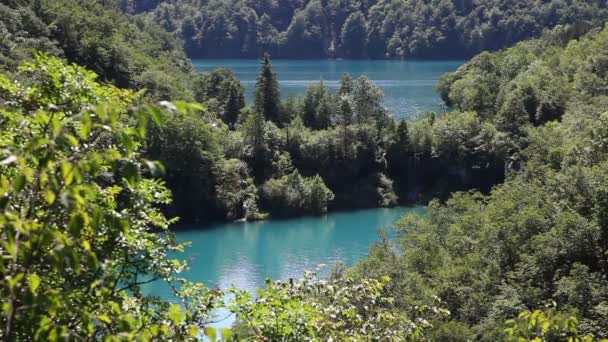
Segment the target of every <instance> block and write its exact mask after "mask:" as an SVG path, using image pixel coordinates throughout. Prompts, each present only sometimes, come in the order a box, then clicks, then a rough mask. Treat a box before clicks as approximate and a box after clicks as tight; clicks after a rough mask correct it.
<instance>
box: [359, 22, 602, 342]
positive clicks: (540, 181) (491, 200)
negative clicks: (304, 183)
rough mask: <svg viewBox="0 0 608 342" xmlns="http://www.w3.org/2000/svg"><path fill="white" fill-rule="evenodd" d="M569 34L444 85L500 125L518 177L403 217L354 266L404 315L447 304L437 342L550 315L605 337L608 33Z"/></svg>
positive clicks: (493, 60)
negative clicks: (383, 283) (383, 287)
mask: <svg viewBox="0 0 608 342" xmlns="http://www.w3.org/2000/svg"><path fill="white" fill-rule="evenodd" d="M571 34H572V33H571V32H568V31H567V30H564V29H562V28H558V29H556V30H554V31H553V32H551V33H550V34H547V35H546V36H544V37H543V39H539V40H532V41H529V42H524V43H521V44H518V45H517V46H515V47H513V48H511V49H508V50H506V51H502V52H499V53H484V54H481V55H479V56H477V57H475V58H474V59H473V60H471V61H470V62H469V63H467V64H466V65H464V66H463V67H461V68H460V69H459V70H458V71H456V72H455V73H452V74H448V75H446V76H445V77H444V78H443V80H442V81H441V82H440V84H439V86H438V88H439V89H441V92H442V94H443V96H444V98H445V99H446V101H449V102H451V103H452V104H453V105H454V106H456V107H459V108H461V109H462V110H467V111H475V112H477V113H479V114H478V115H479V117H481V118H482V120H483V122H485V123H488V124H492V125H494V126H495V127H496V129H497V130H498V131H499V132H500V134H499V135H498V136H500V137H501V140H502V141H503V143H504V145H505V148H506V151H507V154H508V155H510V156H512V158H513V160H514V161H515V160H517V161H518V164H519V165H520V167H519V169H520V171H517V172H515V171H513V172H512V173H511V175H510V176H509V177H508V179H507V180H506V182H505V183H504V184H502V185H498V186H496V187H495V188H494V190H493V191H492V193H491V194H490V195H488V196H484V195H481V194H479V193H459V194H455V195H453V196H452V197H451V199H450V200H449V201H447V203H445V204H440V203H439V202H433V203H431V204H430V205H429V213H428V218H426V219H422V218H419V217H406V218H404V219H402V220H401V221H400V223H399V224H398V225H397V227H398V228H397V229H398V232H399V235H400V236H401V237H400V238H399V240H398V241H395V243H396V244H393V242H391V241H385V243H383V244H379V245H377V246H375V247H374V248H373V249H372V253H371V256H370V257H369V259H368V260H366V261H364V262H363V263H361V264H360V265H359V266H358V267H357V268H356V271H355V273H357V274H359V275H360V276H365V277H378V276H386V275H388V276H390V277H391V279H392V280H393V282H392V285H390V286H389V290H388V291H389V293H391V295H392V296H393V297H394V298H398V302H399V304H398V306H402V307H408V306H409V305H414V304H415V303H418V301H419V300H421V299H424V298H427V299H428V298H432V296H439V297H440V298H442V299H443V300H445V301H446V303H447V308H448V309H449V311H450V313H451V316H450V320H449V321H447V322H445V323H442V324H441V325H440V326H437V327H436V328H435V330H434V331H433V336H435V338H436V339H437V340H440V341H448V340H449V341H466V340H470V339H476V340H481V341H497V340H503V339H504V338H505V336H504V335H503V334H504V331H503V327H502V323H503V321H504V319H505V318H507V317H511V316H513V315H515V314H516V313H517V312H519V311H521V310H523V309H526V308H534V307H541V306H544V305H556V306H557V307H558V308H560V309H561V310H563V311H565V312H569V313H571V314H577V315H578V317H579V322H580V328H581V330H582V331H585V332H590V333H596V334H599V335H600V336H602V337H606V335H607V332H608V326H607V325H606V324H607V322H608V314H607V311H606V308H607V307H608V283H607V282H606V277H607V275H608V268H607V265H608V259H606V256H607V255H608V253H607V251H608V227H607V226H606V224H607V223H606V217H607V216H606V210H607V208H608V205H607V203H606V191H607V190H606V189H607V188H606V186H607V184H608V182H607V179H606V174H607V169H606V168H607V167H608V164H607V158H608V150H607V149H606V144H605V139H606V133H607V132H608V130H607V126H606V125H607V124H608V117H607V116H606V104H607V102H606V100H607V99H608V97H607V96H608V92H607V89H608V88H607V85H608V77H607V75H606V70H607V69H606V67H605V64H603V63H605V61H606V51H607V50H606V47H607V46H608V29H601V30H596V31H594V32H591V33H589V34H587V35H585V36H583V37H581V38H579V39H576V40H569V39H568V37H569V36H570V35H571ZM449 115H453V114H448V116H449ZM456 115H459V114H456ZM397 251H399V252H397ZM552 302H553V303H554V304H551V303H552ZM549 340H551V339H549ZM556 340H559V339H556Z"/></svg>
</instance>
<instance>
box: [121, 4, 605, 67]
mask: <svg viewBox="0 0 608 342" xmlns="http://www.w3.org/2000/svg"><path fill="white" fill-rule="evenodd" d="M117 1H118V4H119V6H120V7H121V8H122V9H123V10H124V11H126V12H128V13H140V14H141V16H142V17H144V18H146V20H149V21H150V22H154V23H159V24H160V25H161V26H162V27H163V28H165V29H166V30H167V31H169V32H174V33H175V34H177V35H178V36H179V37H181V38H182V39H183V40H184V42H185V49H186V52H187V53H188V55H189V56H191V57H193V58H259V57H261V56H262V55H263V53H264V52H269V53H271V54H272V56H273V57H275V58H290V59H319V58H347V59H361V58H370V59H385V58H391V59H401V58H424V59H431V58H434V59H450V58H465V57H466V58H468V57H471V56H473V55H475V54H477V53H479V52H482V51H488V50H489V51H492V50H498V49H501V48H504V47H508V46H512V45H513V44H515V43H517V42H519V41H521V40H524V39H528V38H532V37H538V36H540V34H542V32H543V31H544V30H545V29H550V28H553V27H555V26H556V25H566V24H578V25H583V26H592V27H595V26H597V25H601V24H602V23H603V21H604V19H606V18H607V17H608V8H607V5H606V2H605V1H601V0H568V1H565V0H543V1H541V0H529V1H528V0H508V1H505V0H363V1H362V0H261V1H260V0H228V1H226V0H180V1H176V0H154V1H149V0H117ZM302 46H306V49H302V48H301V47H302Z"/></svg>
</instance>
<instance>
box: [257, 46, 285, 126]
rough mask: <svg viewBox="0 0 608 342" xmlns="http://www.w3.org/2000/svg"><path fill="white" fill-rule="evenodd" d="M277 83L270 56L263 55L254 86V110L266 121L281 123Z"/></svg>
mask: <svg viewBox="0 0 608 342" xmlns="http://www.w3.org/2000/svg"><path fill="white" fill-rule="evenodd" d="M280 101H281V95H280V93H279V81H278V80H277V76H276V75H275V73H274V71H273V70H272V64H271V62H270V56H269V55H268V54H266V55H264V60H263V61H262V67H261V70H260V75H259V76H258V80H257V82H256V84H255V110H256V111H257V112H259V113H262V114H263V115H264V118H265V119H266V120H269V121H272V122H274V123H275V124H280V123H281V111H280Z"/></svg>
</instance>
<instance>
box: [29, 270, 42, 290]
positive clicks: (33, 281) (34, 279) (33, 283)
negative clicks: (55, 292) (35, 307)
mask: <svg viewBox="0 0 608 342" xmlns="http://www.w3.org/2000/svg"><path fill="white" fill-rule="evenodd" d="M27 281H28V283H29V284H30V290H31V291H32V293H36V290H38V287H40V277H39V276H38V275H37V274H30V275H29V276H28V277H27Z"/></svg>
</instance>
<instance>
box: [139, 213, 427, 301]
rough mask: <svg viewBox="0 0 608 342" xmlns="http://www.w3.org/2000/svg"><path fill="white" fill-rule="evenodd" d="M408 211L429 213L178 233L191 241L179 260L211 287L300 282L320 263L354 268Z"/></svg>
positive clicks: (161, 291) (160, 289) (335, 216)
mask: <svg viewBox="0 0 608 342" xmlns="http://www.w3.org/2000/svg"><path fill="white" fill-rule="evenodd" d="M408 212H413V213H418V214H423V213H424V212H425V208H423V207H414V208H404V207H398V208H380V209H368V210H358V211H349V212H334V213H329V214H327V215H324V216H318V217H304V218H295V219H287V220H269V221H262V222H246V223H222V224H215V225H211V226H205V227H195V226H193V227H190V228H191V229H187V230H180V231H178V232H177V233H176V235H177V236H176V237H177V240H178V241H180V242H184V241H190V242H191V246H190V247H188V248H186V251H185V253H180V254H178V255H176V256H177V257H179V258H182V259H186V260H188V261H189V263H190V266H191V269H190V270H189V271H187V272H186V273H184V276H186V277H187V278H188V279H190V280H192V281H197V282H203V283H205V284H206V285H207V286H209V287H211V288H216V287H219V288H222V289H227V288H230V287H231V286H235V287H237V288H239V289H242V290H250V291H255V290H256V289H257V288H259V287H261V286H264V281H265V279H266V278H271V279H275V280H276V279H288V278H292V277H293V278H300V277H301V276H302V274H303V273H304V271H306V270H315V268H316V267H317V266H318V265H319V264H327V265H333V264H336V263H338V262H343V263H345V264H346V265H348V266H352V265H353V264H354V263H355V262H357V261H358V260H360V259H361V258H363V257H365V256H366V255H367V253H368V249H369V247H370V245H371V244H372V243H374V242H375V241H378V239H379V238H378V229H380V228H389V227H390V226H391V225H392V224H393V223H394V222H396V220H397V219H399V218H400V217H401V216H402V215H404V214H406V213H408ZM329 268H330V267H329V266H328V267H327V269H328V270H329ZM151 290H153V292H154V293H155V294H157V295H159V296H161V297H163V298H166V299H169V298H171V294H170V291H169V289H168V288H165V287H164V286H160V284H156V285H155V286H153V287H152V288H151Z"/></svg>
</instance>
